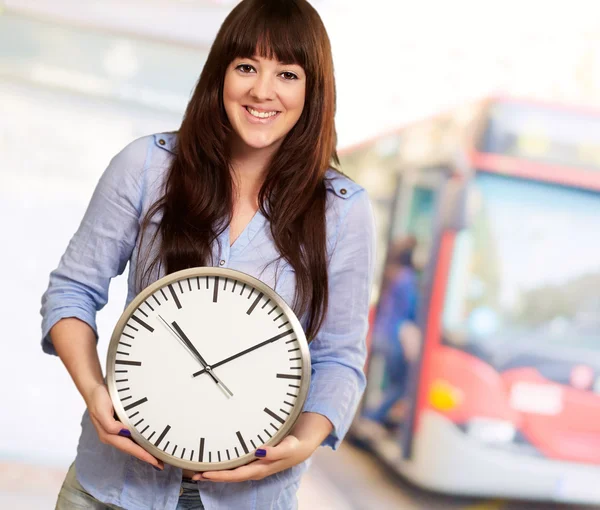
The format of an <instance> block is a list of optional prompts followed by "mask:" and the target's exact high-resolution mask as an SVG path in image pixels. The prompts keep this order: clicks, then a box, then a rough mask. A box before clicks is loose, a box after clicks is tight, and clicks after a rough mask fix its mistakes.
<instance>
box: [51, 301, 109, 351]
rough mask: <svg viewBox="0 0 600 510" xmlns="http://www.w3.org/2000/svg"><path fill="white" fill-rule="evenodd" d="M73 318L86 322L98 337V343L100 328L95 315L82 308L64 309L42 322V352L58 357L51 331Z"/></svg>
mask: <svg viewBox="0 0 600 510" xmlns="http://www.w3.org/2000/svg"><path fill="white" fill-rule="evenodd" d="M72 317H74V318H76V319H79V320H80V321H83V322H85V323H86V324H87V325H88V326H89V327H90V328H92V329H93V330H94V335H95V336H96V342H98V328H97V326H96V318H95V317H94V315H93V314H90V313H89V312H87V311H85V310H82V309H81V308H63V309H61V310H57V311H55V312H53V313H52V314H50V315H49V316H48V317H44V320H43V321H42V350H43V351H44V352H45V353H46V354H53V355H54V356H58V353H57V352H56V349H55V348H54V345H53V344H52V339H51V338H50V330H51V329H52V327H53V326H54V325H55V324H56V323H57V322H58V321H59V320H61V319H67V318H72Z"/></svg>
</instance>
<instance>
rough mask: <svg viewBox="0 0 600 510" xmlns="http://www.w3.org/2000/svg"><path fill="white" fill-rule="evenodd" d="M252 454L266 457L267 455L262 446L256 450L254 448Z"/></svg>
mask: <svg viewBox="0 0 600 510" xmlns="http://www.w3.org/2000/svg"><path fill="white" fill-rule="evenodd" d="M254 455H256V456H257V457H266V456H267V450H263V449H262V448H259V449H258V450H256V451H255V452H254Z"/></svg>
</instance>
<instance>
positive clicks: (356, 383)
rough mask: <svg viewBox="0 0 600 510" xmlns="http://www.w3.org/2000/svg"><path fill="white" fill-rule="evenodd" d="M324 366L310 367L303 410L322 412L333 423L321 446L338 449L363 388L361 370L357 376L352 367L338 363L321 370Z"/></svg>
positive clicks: (363, 382) (352, 417)
mask: <svg viewBox="0 0 600 510" xmlns="http://www.w3.org/2000/svg"><path fill="white" fill-rule="evenodd" d="M323 369H324V367H319V368H317V369H314V367H313V374H312V380H311V384H310V390H309V392H308V397H307V399H306V403H305V404H304V412H308V413H317V414H321V415H323V416H325V417H326V418H327V419H328V420H329V421H330V422H331V423H332V424H333V430H332V431H331V433H330V434H329V435H328V436H327V437H326V438H325V440H324V441H323V443H321V446H329V447H330V448H332V449H333V450H337V448H338V447H339V446H340V444H341V443H342V441H343V439H344V437H345V436H346V433H347V432H348V429H349V428H350V425H351V423H352V420H353V419H354V415H355V413H356V409H357V407H358V404H359V402H360V398H361V396H362V393H363V391H364V386H365V380H364V374H362V372H361V374H360V375H361V376H362V377H360V376H359V377H358V378H357V377H356V373H355V371H354V370H353V369H350V368H349V367H345V366H341V365H337V364H331V365H330V366H328V367H327V370H326V372H327V373H323V372H322V371H323Z"/></svg>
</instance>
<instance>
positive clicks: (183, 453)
mask: <svg viewBox="0 0 600 510" xmlns="http://www.w3.org/2000/svg"><path fill="white" fill-rule="evenodd" d="M184 455H185V448H184V449H183V451H182V452H181V458H182V459H183V456H184Z"/></svg>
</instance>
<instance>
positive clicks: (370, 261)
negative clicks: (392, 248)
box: [41, 133, 375, 510]
mask: <svg viewBox="0 0 600 510" xmlns="http://www.w3.org/2000/svg"><path fill="white" fill-rule="evenodd" d="M175 144H176V135H174V134H166V133H163V134H156V135H152V136H146V137H143V138H140V139H138V140H135V141H134V142H132V143H131V144H129V145H128V146H127V147H125V148H124V149H123V150H122V151H121V152H120V153H119V154H117V155H116V156H115V157H114V158H113V159H112V161H111V162H110V164H109V166H108V168H107V169H106V171H105V172H104V174H103V175H102V177H101V179H100V181H99V183H98V185H97V187H96V190H95V192H94V194H93V196H92V199H91V202H90V204H89V206H88V209H87V211H86V213H85V216H84V218H83V220H82V222H81V224H80V226H79V228H78V230H77V232H76V233H75V235H74V236H73V238H72V239H71V241H70V242H69V245H68V247H67V250H66V252H65V253H64V255H63V256H62V258H61V260H60V264H59V266H58V268H57V269H56V270H54V271H53V272H52V273H51V275H50V284H49V287H48V289H47V291H46V292H45V293H44V296H43V297H42V309H41V313H42V317H43V320H42V347H43V349H44V351H45V352H47V353H50V354H56V352H55V350H54V347H53V346H52V343H51V340H50V337H49V335H48V332H49V331H50V328H52V326H53V325H54V324H56V322H58V321H59V320H60V319H62V318H65V317H77V318H78V319H80V320H82V321H84V322H86V323H87V324H89V325H90V326H91V327H92V328H93V329H94V331H97V329H96V321H95V317H96V311H97V310H100V309H101V308H102V307H103V306H104V305H105V304H106V302H107V299H108V287H109V284H110V281H111V278H113V277H115V276H117V275H119V274H121V273H123V271H124V270H125V267H126V266H127V263H128V262H129V264H130V270H129V280H128V295H127V301H126V304H125V306H126V305H127V304H128V303H129V302H130V301H131V300H132V299H133V298H134V297H135V296H136V295H137V294H138V292H139V291H140V290H141V289H137V288H136V284H135V276H134V275H135V270H136V265H135V264H136V258H137V255H138V252H140V250H141V252H142V254H144V253H148V244H147V242H148V241H149V239H151V237H152V235H153V233H154V232H155V231H156V228H157V226H158V225H157V224H158V220H159V216H155V219H154V220H153V222H152V224H151V230H150V231H149V232H148V233H147V234H146V235H145V236H144V246H140V239H139V236H138V234H139V230H140V223H141V219H142V218H143V217H144V215H145V213H146V211H148V209H149V207H150V206H151V205H152V204H153V203H154V202H155V201H156V199H157V198H158V197H159V196H161V193H162V190H163V185H164V180H165V176H166V173H167V169H168V167H169V163H170V162H171V159H172V157H173V153H174V151H175V150H176V147H175ZM326 184H327V213H326V214H327V249H328V261H329V308H328V310H327V317H326V320H325V322H324V324H323V326H322V327H321V329H320V331H319V333H318V335H317V336H316V337H315V339H314V340H313V341H312V343H311V344H310V354H311V361H312V379H311V386H310V390H309V394H308V397H307V400H306V403H305V406H304V411H307V412H313V413H319V414H322V415H324V416H326V417H327V418H328V419H329V420H330V421H331V423H332V424H333V426H334V429H333V431H332V433H331V434H330V435H329V437H327V439H326V440H325V441H324V443H323V444H324V445H327V446H330V447H332V448H334V449H335V448H337V447H338V446H339V444H340V442H341V441H342V439H343V437H344V435H345V434H346V432H347V430H348V428H349V426H350V423H351V420H352V418H353V416H354V413H355V411H356V408H357V406H358V403H359V400H360V398H361V395H362V393H363V390H364V387H365V376H364V373H363V365H364V363H365V354H366V350H365V337H366V333H367V327H368V324H367V316H368V308H369V293H370V289H371V283H372V277H373V267H374V232H375V229H374V225H373V214H372V209H371V204H370V202H369V199H368V196H367V193H366V192H365V190H364V189H363V188H361V187H360V186H359V185H357V184H356V183H354V182H353V181H351V180H350V179H348V178H347V177H345V176H343V175H341V174H339V173H337V172H335V171H333V170H329V171H328V172H327V175H326ZM207 192H210V190H207ZM218 241H219V242H218V243H214V246H213V264H214V265H215V266H216V265H220V266H221V267H227V268H231V269H236V270H238V271H242V272H244V273H247V274H250V275H252V276H254V277H256V278H259V279H260V280H262V281H263V282H265V283H266V284H267V285H269V286H271V287H272V288H273V289H275V291H277V292H278V293H279V294H280V295H281V296H282V297H283V298H284V299H285V300H286V302H287V303H288V304H291V303H292V302H293V297H294V291H295V275H294V271H293V269H292V268H291V266H290V265H289V264H288V263H287V262H286V261H282V262H281V264H280V267H279V269H277V268H276V266H277V264H269V263H270V262H272V261H273V260H275V259H277V257H278V255H279V254H278V252H277V249H276V247H275V244H274V242H273V239H272V237H271V233H270V229H269V224H268V222H267V220H266V219H265V217H264V216H263V215H262V214H261V213H260V211H259V212H257V213H256V215H255V216H254V217H253V218H252V220H251V221H250V223H249V224H248V225H247V227H246V228H245V230H244V231H243V232H242V233H241V234H240V236H239V237H238V239H237V240H236V241H235V242H234V243H233V245H231V246H230V244H229V228H227V229H226V230H225V231H224V232H223V234H222V235H221V236H220V238H219V240H218ZM154 249H155V248H154ZM276 271H277V275H276ZM161 276H164V274H162V273H157V274H155V275H153V279H158V278H160V277H161ZM276 276H277V277H276ZM300 320H301V323H302V324H303V326H306V322H305V320H303V318H302V317H301V318H300ZM96 336H97V334H96ZM81 425H82V433H81V437H80V440H79V445H78V448H77V458H76V462H75V466H76V473H77V478H78V480H79V482H80V483H81V485H83V487H84V488H85V489H86V490H87V491H88V492H90V493H91V494H92V495H93V496H94V497H96V498H97V499H99V500H101V501H103V502H106V503H110V504H114V505H117V506H120V507H123V508H127V509H132V510H134V509H140V510H148V509H150V508H152V509H160V510H165V509H175V508H176V506H177V500H178V497H179V488H180V484H181V478H182V473H181V469H179V468H176V467H173V466H168V465H165V469H164V471H162V472H157V471H155V470H154V469H153V468H152V466H150V465H149V464H146V463H145V462H142V461H139V460H138V459H136V458H135V457H132V456H130V455H127V454H125V453H122V452H121V451H120V450H117V449H116V448H113V447H112V446H109V445H105V444H103V443H101V442H100V440H99V439H98V436H97V434H96V431H95V429H94V427H93V425H92V424H91V422H90V419H89V416H88V414H87V412H86V413H84V415H83V419H82V424H81ZM307 468H308V461H307V462H304V463H302V464H299V465H297V466H294V467H292V468H290V469H288V470H286V471H282V472H279V473H276V474H274V475H272V476H269V477H267V478H265V479H263V480H259V481H248V482H242V483H217V482H208V481H203V482H199V484H198V488H199V491H200V497H201V499H202V502H203V504H204V506H205V508H206V510H225V509H227V510H231V509H236V510H237V509H240V510H244V509H257V510H266V509H281V510H289V509H293V508H296V506H297V503H296V491H297V490H298V487H299V485H300V477H301V475H302V473H304V471H305V470H306V469H307Z"/></svg>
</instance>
